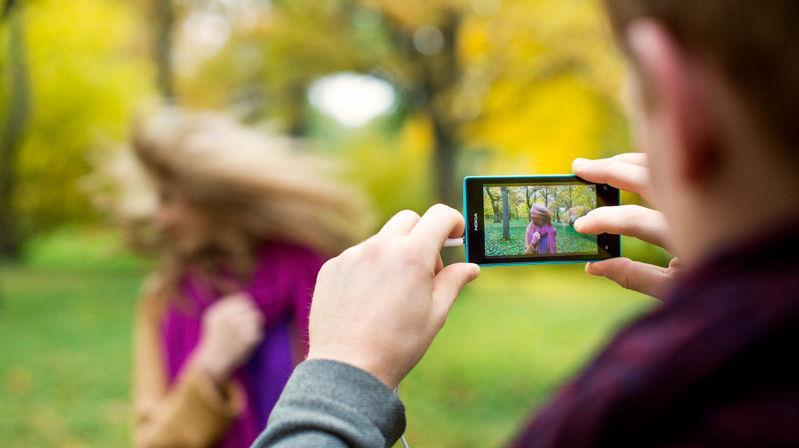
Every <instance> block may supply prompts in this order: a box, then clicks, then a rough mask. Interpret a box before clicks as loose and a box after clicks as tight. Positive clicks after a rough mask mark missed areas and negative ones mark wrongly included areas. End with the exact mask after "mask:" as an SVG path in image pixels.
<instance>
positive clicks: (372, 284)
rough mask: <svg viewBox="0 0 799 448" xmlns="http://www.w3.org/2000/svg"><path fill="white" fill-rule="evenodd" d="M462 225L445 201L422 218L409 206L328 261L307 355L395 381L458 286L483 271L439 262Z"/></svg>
mask: <svg viewBox="0 0 799 448" xmlns="http://www.w3.org/2000/svg"><path fill="white" fill-rule="evenodd" d="M463 229H464V221H463V216H462V215H461V214H460V213H459V212H458V211H457V210H454V209H452V208H450V207H447V206H445V205H435V206H433V207H431V208H430V209H429V210H428V211H427V213H425V215H424V216H423V217H421V218H420V217H419V215H418V214H416V213H414V212H412V211H409V210H406V211H402V212H399V213H397V214H396V215H394V217H393V218H391V220H389V221H388V222H387V223H386V224H385V226H383V228H382V229H381V230H380V232H379V233H378V234H377V235H374V236H373V237H371V238H369V239H368V240H366V241H364V242H363V243H361V244H359V245H357V246H355V247H352V248H350V249H347V250H345V251H344V252H343V253H342V254H341V255H339V256H338V257H336V258H333V259H331V260H329V261H328V262H327V263H325V265H324V266H323V267H322V270H321V271H320V272H319V277H318V278H317V281H316V288H315V291H314V297H313V305H312V307H311V320H310V328H309V330H310V350H309V353H308V358H309V359H330V360H334V361H340V362H344V363H348V364H351V365H353V366H355V367H358V368H360V369H362V370H365V371H367V372H369V373H371V374H372V375H374V376H375V377H377V378H378V379H380V380H381V381H383V382H384V383H385V384H386V385H388V386H389V387H392V388H393V387H394V386H396V385H397V384H398V383H399V382H400V380H401V379H402V378H403V377H404V376H405V375H406V374H407V373H408V372H409V371H410V370H411V369H412V368H413V366H415V365H416V363H417V362H419V360H420V359H421V358H422V355H424V352H425V351H426V350H427V348H428V347H429V346H430V343H431V342H432V340H433V337H435V335H436V334H437V333H438V330H439V329H441V327H442V326H443V325H444V321H445V320H446V318H447V314H448V313H449V309H450V307H451V306H452V304H453V302H454V301H455V298H456V297H457V296H458V293H459V292H460V290H461V288H463V286H464V285H465V284H466V283H468V282H470V281H471V280H473V279H474V278H475V277H477V275H478V274H479V273H480V269H479V267H478V266H477V265H474V264H467V263H455V264H451V265H449V266H447V267H442V265H441V259H440V257H439V252H440V251H441V247H442V246H443V244H444V241H445V240H446V239H447V238H448V237H458V236H461V235H463Z"/></svg>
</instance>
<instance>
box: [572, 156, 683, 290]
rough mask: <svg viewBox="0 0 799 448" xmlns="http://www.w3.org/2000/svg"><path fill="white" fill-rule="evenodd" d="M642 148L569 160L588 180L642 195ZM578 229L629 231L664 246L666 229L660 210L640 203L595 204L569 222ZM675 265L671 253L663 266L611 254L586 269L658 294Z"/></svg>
mask: <svg viewBox="0 0 799 448" xmlns="http://www.w3.org/2000/svg"><path fill="white" fill-rule="evenodd" d="M646 163H647V159H646V155H645V154H641V153H629V154H621V155H618V156H615V157H611V158H609V159H599V160H588V159H576V160H575V161H574V162H573V163H572V170H573V171H574V174H576V175H578V176H580V177H581V178H583V179H585V180H588V181H590V182H596V183H604V184H608V185H611V186H613V187H616V188H619V189H622V190H626V191H629V192H632V193H636V194H639V195H641V196H642V197H643V198H644V199H646V198H647V195H648V191H647V190H648V188H649V173H648V170H647V165H646ZM574 229H575V230H577V231H578V232H580V233H585V234H589V235H598V234H601V233H612V234H615V235H626V236H632V237H635V238H638V239H641V240H643V241H646V242H649V243H652V244H655V245H658V246H660V247H663V248H665V249H667V250H668V248H669V242H668V237H669V229H668V224H667V223H666V218H665V217H664V216H663V214H662V213H661V212H659V211H656V210H652V209H649V208H646V207H641V206H639V205H620V206H614V207H600V208H597V209H595V210H592V211H591V212H589V213H588V214H587V215H585V216H583V217H582V218H579V219H578V220H577V221H575V222H574ZM679 270H680V262H679V260H678V259H677V258H676V257H675V258H673V259H672V260H671V262H670V263H669V266H668V267H667V268H663V267H660V266H655V265H651V264H647V263H641V262H638V261H632V260H630V259H629V258H613V259H610V260H605V261H599V262H593V263H589V264H588V265H586V268H585V271H586V272H587V273H589V274H591V275H599V276H603V277H607V278H609V279H611V280H613V281H615V282H616V283H618V284H619V285H621V286H622V287H624V288H627V289H632V290H634V291H638V292H641V293H644V294H647V295H650V296H653V297H657V298H660V299H662V298H663V296H664V294H665V293H666V292H667V290H668V285H669V284H670V283H671V282H672V280H673V278H674V277H675V275H676V274H677V273H678V272H679Z"/></svg>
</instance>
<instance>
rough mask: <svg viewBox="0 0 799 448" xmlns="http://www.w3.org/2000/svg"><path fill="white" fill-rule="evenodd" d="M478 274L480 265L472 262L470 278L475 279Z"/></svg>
mask: <svg viewBox="0 0 799 448" xmlns="http://www.w3.org/2000/svg"><path fill="white" fill-rule="evenodd" d="M478 275H480V266H479V265H476V264H474V263H472V280H474V279H476V278H477V276H478Z"/></svg>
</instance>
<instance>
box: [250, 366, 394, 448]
mask: <svg viewBox="0 0 799 448" xmlns="http://www.w3.org/2000/svg"><path fill="white" fill-rule="evenodd" d="M404 430H405V409H404V407H403V406H402V402H400V400H399V398H397V396H396V395H395V394H394V393H393V392H392V391H391V389H389V388H388V387H387V386H386V385H385V384H383V383H382V382H381V381H380V380H378V379H377V378H375V377H374V376H372V375H370V374H368V373H366V372H364V371H363V370H360V369H358V368H356V367H353V366H351V365H349V364H344V363H340V362H336V361H328V360H320V359H316V360H310V361H305V362H303V363H301V364H300V365H298V366H297V368H296V369H295V370H294V373H293V374H292V375H291V378H289V381H288V384H286V388H285V389H283V394H282V395H281V396H280V400H278V402H277V404H276V405H275V408H274V409H273V410H272V414H271V415H270V416H269V422H268V423H267V425H266V429H265V430H264V432H263V433H261V435H260V437H258V439H257V440H256V441H255V443H254V444H253V447H254V448H266V447H270V448H272V447H277V448H300V447H302V448H305V447H308V448H310V447H313V448H343V447H357V448H361V447H363V448H367V447H368V448H372V447H388V446H391V445H392V444H394V442H396V441H397V439H398V438H399V437H400V436H401V435H402V432H403V431H404Z"/></svg>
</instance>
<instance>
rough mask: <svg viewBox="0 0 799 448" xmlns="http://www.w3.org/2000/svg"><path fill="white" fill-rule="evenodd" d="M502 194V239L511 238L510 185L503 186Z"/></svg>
mask: <svg viewBox="0 0 799 448" xmlns="http://www.w3.org/2000/svg"><path fill="white" fill-rule="evenodd" d="M500 192H501V194H502V239H503V240H509V239H510V204H509V200H508V187H501V188H500Z"/></svg>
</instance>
